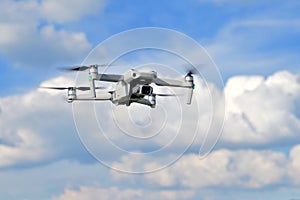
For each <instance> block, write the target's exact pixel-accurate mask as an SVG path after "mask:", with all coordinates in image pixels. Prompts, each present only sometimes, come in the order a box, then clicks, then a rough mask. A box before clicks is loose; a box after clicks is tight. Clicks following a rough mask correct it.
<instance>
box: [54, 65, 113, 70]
mask: <svg viewBox="0 0 300 200" xmlns="http://www.w3.org/2000/svg"><path fill="white" fill-rule="evenodd" d="M108 66H113V65H109V64H93V65H81V66H69V67H61V68H59V69H60V70H63V71H84V70H87V69H89V68H91V67H108Z"/></svg>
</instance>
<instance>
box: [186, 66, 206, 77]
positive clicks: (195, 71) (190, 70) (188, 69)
mask: <svg viewBox="0 0 300 200" xmlns="http://www.w3.org/2000/svg"><path fill="white" fill-rule="evenodd" d="M197 66H201V68H202V67H203V66H204V64H197ZM183 68H184V72H185V73H186V75H188V76H191V75H193V74H200V72H199V71H198V69H197V68H195V67H194V65H184V66H183Z"/></svg>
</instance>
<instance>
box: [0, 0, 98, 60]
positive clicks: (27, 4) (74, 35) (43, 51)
mask: <svg viewBox="0 0 300 200" xmlns="http://www.w3.org/2000/svg"><path fill="white" fill-rule="evenodd" d="M103 5H104V1H95V0H90V1H82V0H77V1H72V3H71V4H70V2H68V1H47V0H46V1H41V2H39V1H37V0H28V1H6V0H5V1H1V3H0V6H1V8H2V10H3V12H1V14H0V16H1V20H0V32H1V33H2V35H1V38H0V53H1V54H3V55H4V56H5V57H7V58H8V59H9V60H11V62H12V63H13V64H14V65H16V66H24V65H25V66H45V65H46V66H51V65H53V64H61V62H66V61H77V62H79V61H80V60H82V59H83V58H84V56H85V55H86V54H87V53H88V51H89V50H91V48H92V46H91V44H90V43H89V42H88V40H87V38H86V35H85V34H84V33H83V32H72V31H67V30H64V29H57V28H55V24H56V23H67V22H71V21H76V20H79V19H81V18H82V17H83V16H86V15H89V14H92V13H95V12H97V11H99V10H100V9H101V8H102V7H103ZM43 21H46V22H47V23H44V22H43Z"/></svg>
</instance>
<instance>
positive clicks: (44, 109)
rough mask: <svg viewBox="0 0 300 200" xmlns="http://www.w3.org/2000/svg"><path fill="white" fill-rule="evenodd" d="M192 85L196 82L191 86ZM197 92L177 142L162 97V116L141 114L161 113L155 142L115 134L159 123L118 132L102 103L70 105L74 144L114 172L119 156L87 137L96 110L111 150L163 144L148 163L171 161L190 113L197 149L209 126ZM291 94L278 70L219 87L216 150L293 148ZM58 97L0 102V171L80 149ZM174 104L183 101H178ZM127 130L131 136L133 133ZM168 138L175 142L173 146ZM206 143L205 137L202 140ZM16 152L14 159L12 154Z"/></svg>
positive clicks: (64, 81)
mask: <svg viewBox="0 0 300 200" xmlns="http://www.w3.org/2000/svg"><path fill="white" fill-rule="evenodd" d="M85 79H86V77H85ZM42 85H43V86H72V85H74V84H73V83H72V80H71V79H68V78H64V77H57V78H54V79H52V80H49V81H46V82H44V83H43V84H42ZM198 85H201V84H200V83H199V84H198ZM198 88H201V89H199V91H198V90H197V91H195V94H196V95H199V96H198V97H197V98H198V101H199V102H201V103H200V104H199V105H198V106H199V111H197V110H190V111H189V112H188V114H186V115H185V117H184V118H183V121H182V123H183V124H184V125H183V127H184V128H183V130H184V131H183V132H180V134H179V135H178V136H176V135H174V132H175V133H176V131H177V128H178V127H177V125H176V126H174V125H173V124H177V123H179V121H180V119H178V116H177V115H174V114H172V110H173V111H174V109H172V108H173V107H172V106H177V102H175V101H173V100H172V99H166V100H165V101H164V100H163V99H159V100H160V103H161V105H162V106H164V104H167V106H165V109H167V111H166V110H165V111H164V110H163V109H161V108H157V109H154V110H149V113H148V114H147V113H146V112H145V113H146V115H147V116H148V115H150V116H149V117H152V118H153V117H155V116H156V115H160V116H162V113H165V112H169V113H168V114H167V115H166V116H167V117H168V119H167V124H165V125H164V127H163V128H164V130H163V131H162V132H161V133H160V135H159V136H157V137H154V138H151V139H149V140H134V139H132V138H128V137H127V136H126V135H125V134H124V133H123V132H122V130H120V128H125V130H127V131H129V133H132V134H136V135H137V136H147V135H145V134H143V130H147V131H148V130H149V131H148V132H149V133H151V134H152V133H153V131H155V130H157V127H156V126H157V125H161V122H159V121H157V120H156V118H155V119H154V121H153V122H154V124H152V125H153V127H152V126H150V127H147V128H146V129H142V130H139V129H138V128H137V127H135V126H129V125H128V124H127V125H126V123H125V125H126V126H123V125H124V123H123V122H124V121H127V122H128V123H131V121H130V119H128V120H126V119H127V118H128V112H129V111H128V110H127V108H126V107H122V109H121V108H118V107H114V106H113V107H110V106H108V105H111V103H110V102H106V103H105V102H101V103H97V104H95V108H96V110H94V104H86V103H84V102H83V103H79V102H77V103H76V104H74V105H73V106H75V107H77V108H80V110H77V111H78V112H79V113H76V115H79V116H80V117H81V118H80V119H83V121H82V123H81V124H77V128H79V129H78V130H79V131H83V132H82V133H84V134H81V139H83V140H84V141H85V142H87V141H88V142H91V144H92V145H94V147H92V148H95V150H96V152H98V153H99V154H101V155H103V154H104V155H105V156H104V157H102V159H104V161H107V162H108V163H110V164H112V165H115V166H116V167H118V165H116V164H117V163H115V161H116V160H117V159H118V158H119V157H118V156H122V155H123V154H124V152H123V153H122V154H114V153H113V152H114V151H113V149H112V148H113V146H112V145H111V144H110V143H109V142H108V141H107V139H106V138H105V137H104V136H102V137H101V138H99V137H100V134H96V135H95V133H98V132H99V126H98V125H99V124H98V122H97V120H96V119H92V118H94V115H95V112H96V115H97V117H98V119H99V121H100V125H101V126H102V130H104V132H105V133H106V134H107V137H109V138H110V139H111V141H113V142H115V144H116V145H120V146H119V147H121V148H125V149H128V150H129V151H132V150H133V151H135V152H137V151H139V152H145V153H146V152H148V151H150V152H151V151H153V150H157V149H158V147H162V146H164V145H165V144H168V143H169V142H171V143H170V144H169V146H167V147H168V149H164V150H163V151H162V152H161V156H159V157H157V158H156V159H157V160H160V159H163V156H164V155H166V154H174V155H175V154H176V153H178V156H179V155H180V154H181V153H183V152H184V150H185V147H187V145H189V144H190V143H191V142H192V140H193V134H194V132H193V131H192V129H193V128H195V127H193V126H195V124H194V123H195V122H194V121H193V120H195V118H194V117H195V116H197V113H196V114H195V113H194V112H200V114H201V115H199V118H200V123H199V128H200V129H199V130H200V133H201V134H200V135H199V138H198V140H197V141H196V142H195V143H194V147H197V149H199V145H200V144H201V143H202V142H203V139H204V135H203V133H205V131H206V129H207V128H208V127H207V125H208V124H209V120H210V116H211V110H210V108H209V105H210V99H209V93H208V91H207V88H206V89H205V88H202V87H198ZM299 90H300V84H299V75H293V74H291V73H289V72H286V71H282V72H278V73H276V74H274V75H272V76H269V77H268V78H266V79H264V78H263V77H260V76H237V77H233V78H231V79H229V80H228V82H227V84H226V86H225V94H226V99H227V113H226V115H227V118H226V122H225V126H224V133H223V135H222V137H221V141H220V142H221V143H220V145H221V146H222V147H225V148H237V147H238V148H245V147H253V146H257V145H259V146H260V147H262V148H269V147H270V146H272V145H274V144H275V145H278V146H279V145H280V144H282V143H284V144H285V145H287V144H288V145H290V146H293V145H295V144H296V143H298V142H299V139H298V138H299V137H298V130H300V122H299V119H298V114H297V112H298V106H299V105H298V104H297V102H298V100H299V98H300V97H299V94H300V92H299ZM198 92H199V93H198ZM200 93H201V94H200ZM63 96H65V93H62V92H60V91H51V90H49V91H47V90H41V89H39V90H34V91H31V92H30V93H27V94H24V95H15V96H9V97H6V98H2V99H0V108H1V114H0V118H1V121H0V124H1V129H2V132H1V134H0V135H1V136H0V139H1V140H0V141H1V146H2V147H1V148H3V149H5V151H6V153H5V155H4V154H3V155H2V156H3V158H4V157H5V158H8V157H9V158H11V160H10V161H4V160H5V159H3V161H2V164H1V165H2V166H9V165H15V164H16V165H17V164H20V163H22V162H23V161H24V159H25V158H26V159H27V162H32V161H33V160H35V161H36V162H39V161H40V159H42V158H41V157H42V155H45V157H44V158H43V159H44V160H47V159H48V158H49V156H50V155H51V156H52V155H54V157H57V156H58V157H60V156H70V155H69V154H72V153H71V152H76V149H78V147H77V146H76V145H80V147H82V145H81V144H80V143H77V142H78V141H77V138H76V136H74V133H75V126H74V124H73V120H72V115H71V107H70V106H71V105H70V104H67V103H65V101H63ZM195 99H196V98H195ZM195 99H194V100H195ZM182 101H184V98H183V99H182ZM89 105H92V109H91V110H90V109H87V108H89V107H87V106H89ZM117 108H118V109H120V112H116V113H114V114H115V115H116V116H117V117H118V118H115V119H113V115H112V114H113V112H115V111H116V109H117ZM132 109H133V111H134V110H135V109H139V107H138V106H133V107H132ZM133 111H132V112H133ZM176 112H177V111H176ZM80 113H81V114H80ZM165 114H166V113H165ZM91 116H92V117H91ZM116 116H115V117H116ZM87 119H88V120H87ZM108 119H110V120H108ZM116 119H119V120H120V119H121V120H122V119H123V121H119V124H118V125H122V126H121V127H118V126H116V124H115V122H116ZM145 119H147V118H145ZM178 120H179V121H178ZM16 122H17V123H16ZM133 128H134V129H133ZM135 130H139V131H138V132H136V131H135ZM148 132H147V133H148ZM61 133H63V134H61ZM154 133H155V132H154ZM20 134H21V135H20ZM21 136H22V137H21ZM27 137H32V138H34V140H36V142H33V140H29V139H28V140H26V138H27ZM70 137H71V138H70ZM74 137H75V138H76V139H75V138H74ZM174 137H175V140H174V141H173V139H174ZM208 139H210V135H209V138H208ZM213 139H215V138H213ZM68 140H69V141H70V142H68V145H65V144H64V142H63V141H68ZM99 141H101V145H99V144H100V143H99ZM54 144H56V146H57V148H55V149H53V148H52V147H51V146H52V145H54ZM29 147H30V148H29ZM39 148H41V150H40V151H38V149H39ZM89 148H91V146H89ZM24 149H25V150H24ZM44 149H46V150H44ZM149 149H150V150H149ZM63 151H65V152H63ZM33 152H40V155H39V156H37V155H35V154H31V153H33ZM46 152H47V153H46ZM106 152H110V153H111V154H113V155H114V158H115V159H111V155H108V154H107V153H106ZM23 153H24V154H23ZM16 154H20V155H19V156H16ZM25 154H26V155H27V154H28V155H29V157H25V156H23V158H24V159H23V160H20V158H21V157H22V155H25ZM73 154H74V153H73ZM31 155H32V156H31ZM157 155H160V154H157ZM174 155H170V157H168V158H169V160H168V159H165V160H164V161H165V162H166V163H165V164H169V162H168V161H171V160H174V158H176V156H174ZM51 156H50V157H51ZM31 157H32V159H31ZM150 157H151V156H150ZM136 159H137V158H136ZM141 159H142V161H143V160H145V161H147V162H149V163H151V162H150V161H151V159H150V160H149V157H148V158H143V157H141ZM170 159H171V160H170ZM0 162H1V161H0ZM129 163H130V162H128V166H127V167H126V168H125V169H127V168H128V169H129V170H130V169H131V166H136V169H142V168H141V166H139V165H135V164H134V163H131V164H129ZM172 181H173V179H167V178H166V179H165V185H169V184H171V183H172Z"/></svg>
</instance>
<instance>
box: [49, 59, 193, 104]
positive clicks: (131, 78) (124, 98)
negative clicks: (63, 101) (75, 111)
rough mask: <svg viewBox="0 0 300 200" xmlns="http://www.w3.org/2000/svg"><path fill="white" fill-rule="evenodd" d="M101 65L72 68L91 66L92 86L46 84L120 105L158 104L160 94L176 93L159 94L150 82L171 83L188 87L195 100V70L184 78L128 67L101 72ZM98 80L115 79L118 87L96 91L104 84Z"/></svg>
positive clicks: (77, 97) (84, 98) (72, 94)
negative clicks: (124, 70) (112, 72)
mask: <svg viewBox="0 0 300 200" xmlns="http://www.w3.org/2000/svg"><path fill="white" fill-rule="evenodd" d="M100 66H101V65H89V66H80V67H75V68H71V69H68V70H71V71H84V70H86V69H88V70H89V75H88V79H89V83H90V86H89V87H44V88H48V89H68V96H67V101H68V102H69V103H72V102H74V101H104V100H110V101H111V102H112V103H114V104H116V105H127V106H130V104H131V103H139V104H144V105H148V106H150V107H151V108H154V107H155V105H156V96H174V95H173V94H156V93H154V92H153V87H152V86H151V85H150V84H155V85H157V86H167V87H181V88H187V90H188V91H187V97H186V103H187V104H191V100H192V95H193V89H194V79H193V76H192V72H188V73H187V74H186V75H185V77H184V78H182V80H176V79H169V78H161V77H158V76H157V72H155V71H150V72H141V71H138V70H135V69H131V70H128V71H127V72H125V73H124V75H117V74H101V73H98V67H100ZM95 81H106V82H114V83H115V87H114V90H110V91H104V90H103V92H101V93H98V92H96V90H98V89H102V87H96V86H95ZM77 90H83V91H84V90H90V92H91V93H90V94H89V95H83V94H81V95H79V94H77Z"/></svg>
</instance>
